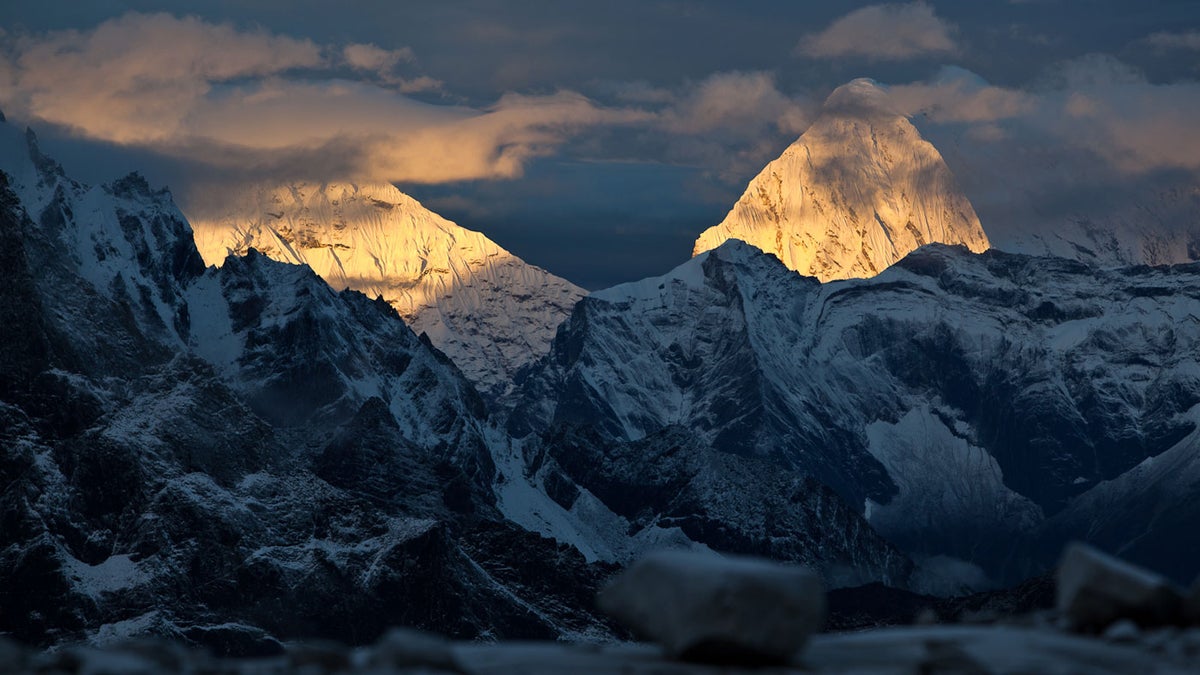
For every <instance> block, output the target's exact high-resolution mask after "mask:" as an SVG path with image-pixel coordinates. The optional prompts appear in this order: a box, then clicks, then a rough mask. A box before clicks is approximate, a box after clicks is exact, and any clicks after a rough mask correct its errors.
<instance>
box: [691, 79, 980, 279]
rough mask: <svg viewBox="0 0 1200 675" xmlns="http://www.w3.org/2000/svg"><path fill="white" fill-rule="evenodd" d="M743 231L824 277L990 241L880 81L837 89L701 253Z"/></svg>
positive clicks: (864, 272) (700, 242) (870, 271)
mask: <svg viewBox="0 0 1200 675" xmlns="http://www.w3.org/2000/svg"><path fill="white" fill-rule="evenodd" d="M729 239H741V240H743V241H745V242H747V243H750V244H752V245H754V246H757V247H758V248H760V249H762V250H764V251H767V252H769V253H773V254H775V255H776V256H777V257H778V258H779V259H780V260H781V261H783V263H784V264H785V265H787V266H788V267H789V268H791V269H793V270H795V271H797V272H799V273H801V274H804V275H808V276H813V277H816V278H818V279H820V280H821V281H830V280H833V279H853V278H865V277H872V276H875V275H876V274H878V273H880V272H882V271H883V270H884V269H886V268H887V267H888V266H890V265H892V264H893V263H895V262H896V261H898V260H900V259H901V258H903V257H904V256H905V255H907V254H908V253H910V252H912V251H913V250H914V249H916V248H918V247H920V246H923V245H925V244H929V243H932V242H939V243H943V244H961V245H964V246H966V247H967V248H968V249H970V250H971V251H974V252H976V253H978V252H981V251H985V250H987V249H988V248H989V246H990V245H989V242H988V237H987V235H986V234H985V233H984V231H983V227H982V226H981V225H980V224H979V218H978V217H977V216H976V215H975V209H974V208H973V207H972V206H971V202H970V201H969V200H968V199H967V197H966V196H965V195H964V194H963V193H962V191H961V190H959V188H958V185H957V184H956V182H955V180H954V176H953V175H952V174H951V173H950V169H949V168H948V167H947V166H946V163H945V162H944V161H943V160H942V156H941V155H940V154H939V153H938V151H937V150H936V149H935V148H934V147H933V146H932V145H930V144H929V143H928V142H927V141H925V140H924V139H923V138H921V134H920V133H919V132H918V131H917V129H916V127H914V126H913V125H912V123H910V122H909V121H908V120H907V119H906V118H905V117H904V116H903V115H901V114H900V113H898V112H896V111H895V110H894V109H893V108H892V107H891V105H890V103H889V101H888V96H887V92H886V90H885V89H883V88H882V87H881V86H880V85H878V84H876V83H875V82H874V81H872V80H867V79H858V80H854V81H853V82H850V83H849V84H846V85H843V86H841V87H839V88H838V89H836V90H835V91H834V92H833V93H832V94H830V96H829V98H828V99H827V100H826V101H825V105H824V107H823V108H822V110H821V114H820V116H818V117H817V120H816V122H814V123H813V125H812V126H811V127H809V129H808V131H806V132H804V134H803V135H802V136H800V138H799V139H798V140H797V141H796V142H795V143H793V144H792V145H791V146H790V147H788V149H787V150H785V151H784V152H783V154H782V155H781V156H780V157H779V158H778V159H776V160H775V161H773V162H771V163H770V164H768V165H767V166H766V168H764V169H763V170H762V172H760V173H759V174H758V176H756V177H755V178H754V180H752V181H751V182H750V185H749V186H748V187H747V188H746V192H745V193H744V194H743V195H742V197H741V199H739V200H738V202H737V203H736V204H734V206H733V209H732V210H730V211H729V214H728V215H727V216H725V220H723V221H722V222H721V223H720V224H719V225H717V226H715V227H711V228H709V229H708V230H705V231H704V232H703V233H702V234H701V235H700V237H699V238H698V239H697V240H696V245H695V248H694V250H693V253H692V254H693V255H696V254H699V253H702V252H704V251H708V250H711V249H713V248H716V247H717V246H720V245H721V244H722V243H723V242H725V241H726V240H729Z"/></svg>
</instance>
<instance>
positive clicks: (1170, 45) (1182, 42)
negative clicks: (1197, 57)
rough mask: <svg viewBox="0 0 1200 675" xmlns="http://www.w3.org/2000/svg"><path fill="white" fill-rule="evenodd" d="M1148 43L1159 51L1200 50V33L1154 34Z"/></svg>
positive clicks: (1147, 39) (1148, 39)
mask: <svg viewBox="0 0 1200 675" xmlns="http://www.w3.org/2000/svg"><path fill="white" fill-rule="evenodd" d="M1146 41H1147V42H1149V43H1150V44H1151V45H1153V46H1155V47H1158V48H1159V49H1196V50H1200V31H1195V30H1194V31H1188V32H1186V33H1166V32H1163V33H1154V34H1153V35H1151V36H1150V37H1148V38H1146Z"/></svg>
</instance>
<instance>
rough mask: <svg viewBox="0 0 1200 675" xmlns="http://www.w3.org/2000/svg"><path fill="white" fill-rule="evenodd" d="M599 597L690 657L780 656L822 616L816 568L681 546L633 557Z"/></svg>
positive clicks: (779, 659) (672, 650) (751, 660)
mask: <svg viewBox="0 0 1200 675" xmlns="http://www.w3.org/2000/svg"><path fill="white" fill-rule="evenodd" d="M597 602H598V603H599V605H600V608H601V609H602V610H604V611H605V612H607V613H608V614H611V615H612V616H614V617H616V618H617V619H619V620H620V621H622V622H624V623H625V624H626V625H628V626H629V627H630V628H632V629H633V630H634V631H636V632H638V633H640V634H642V635H645V636H647V637H649V638H651V639H653V640H654V641H655V642H657V643H658V644H660V645H662V647H663V648H664V649H665V650H666V652H667V653H668V654H670V655H672V656H675V657H678V658H682V659H685V660H691V661H709V662H719V663H744V664H751V665H752V664H757V663H786V662H787V661H789V660H790V659H791V657H792V656H793V655H795V654H796V653H797V652H799V651H800V649H801V648H802V647H803V646H804V643H805V642H807V641H808V637H809V635H811V634H812V633H815V632H817V631H818V630H820V629H821V626H822V623H823V622H824V620H825V591H824V589H823V588H822V587H821V579H820V577H818V576H817V575H816V574H813V573H812V572H810V571H808V570H806V569H804V568H802V567H790V566H786V565H780V564H777V563H772V562H769V561H766V560H762V559H757V558H739V557H729V556H717V555H713V554H705V553H694V552H687V551H662V552H658V553H653V554H650V555H648V556H646V557H645V558H642V559H641V560H638V561H637V562H635V563H634V564H632V565H630V566H629V568H627V569H626V570H625V571H624V572H622V573H621V575H620V576H618V577H617V578H616V579H615V580H613V581H612V582H611V583H610V584H609V585H608V586H606V587H605V588H604V589H603V590H602V591H601V592H600V595H599V596H598V598H597Z"/></svg>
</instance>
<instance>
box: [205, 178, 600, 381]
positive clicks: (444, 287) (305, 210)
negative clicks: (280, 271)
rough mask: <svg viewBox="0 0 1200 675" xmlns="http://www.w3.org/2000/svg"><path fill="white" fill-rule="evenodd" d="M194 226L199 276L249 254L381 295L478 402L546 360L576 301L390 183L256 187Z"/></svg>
mask: <svg viewBox="0 0 1200 675" xmlns="http://www.w3.org/2000/svg"><path fill="white" fill-rule="evenodd" d="M192 225H193V227H194V228H195V231H196V244H197V247H198V248H199V249H200V253H201V254H202V255H203V256H204V259H205V261H206V262H207V263H208V264H209V265H221V264H223V263H224V261H225V257H226V255H227V254H229V253H233V254H235V255H244V254H245V253H246V251H247V250H248V249H249V248H251V247H253V248H255V249H257V250H259V251H260V252H262V253H264V254H265V255H267V256H268V257H270V258H273V259H275V260H280V261H283V262H289V263H296V264H307V265H308V266H309V267H311V268H312V269H313V271H315V272H316V273H317V274H318V275H320V276H321V277H322V278H323V279H325V280H326V281H328V282H329V284H330V285H331V286H333V287H334V288H336V289H338V290H341V289H344V288H351V289H354V290H358V291H362V292H363V293H365V294H366V295H367V296H369V297H372V298H374V297H377V296H383V298H384V299H385V300H386V301H387V302H388V303H390V304H391V305H392V306H393V307H395V308H396V311H398V312H399V313H400V316H401V317H403V318H404V321H405V322H406V323H407V324H408V325H409V326H411V327H412V329H413V330H414V331H415V332H417V333H418V334H420V333H425V334H427V335H428V336H429V339H430V341H432V342H433V344H434V345H435V346H437V347H438V348H439V349H441V350H442V351H443V352H445V353H446V354H447V355H449V356H450V358H451V359H453V360H454V362H455V363H456V364H458V366H459V368H461V369H462V371H463V372H464V373H465V374H466V375H467V376H468V377H469V378H470V379H471V380H473V381H474V382H476V383H477V384H479V385H480V386H481V389H482V390H484V391H486V392H488V393H494V394H498V393H502V392H503V391H504V390H505V389H506V388H507V387H508V382H509V381H510V380H511V379H512V375H513V374H514V373H515V372H516V371H517V370H518V369H519V368H520V367H521V366H523V365H525V364H527V363H529V362H530V361H533V360H535V359H537V358H538V357H540V356H541V355H542V354H544V353H545V352H546V349H547V346H548V345H549V343H550V340H551V339H552V338H553V337H554V330H555V328H557V327H558V324H559V323H560V322H561V321H562V320H563V319H564V318H565V317H566V315H567V314H568V313H569V312H570V310H571V307H572V306H573V305H574V304H575V302H576V301H578V300H579V298H581V297H583V295H584V291H583V289H581V288H579V287H577V286H575V285H574V284H571V283H570V282H568V281H566V280H565V279H561V278H559V277H556V276H554V275H553V274H550V273H549V272H546V271H545V270H543V269H540V268H538V267H535V266H533V265H529V264H527V263H525V262H524V261H522V260H521V259H520V258H517V257H516V256H514V255H513V254H511V253H509V252H508V251H506V250H504V249H503V248H501V247H499V246H497V245H496V244H495V243H494V242H492V241H491V240H489V239H488V238H487V237H485V236H484V235H482V234H480V233H479V232H473V231H471V230H467V229H464V228H462V227H459V226H458V225H455V224H454V223H452V222H450V221H448V220H446V219H445V218H442V217H441V216H438V215H437V214H435V213H433V212H432V211H429V210H428V209H426V208H425V207H423V206H421V204H420V203H418V202H417V201H416V200H415V199H413V198H411V197H409V196H408V195H405V194H404V193H402V192H400V191H399V190H397V189H396V188H395V187H393V186H392V185H388V184H362V185H354V184H346V183H329V184H306V183H300V184H294V185H288V186H284V187H277V188H256V189H253V190H250V191H249V192H247V193H246V194H245V195H241V196H238V197H235V200H234V202H233V206H231V208H230V211H229V213H228V214H226V215H223V216H221V217H218V218H213V219H201V220H193V222H192Z"/></svg>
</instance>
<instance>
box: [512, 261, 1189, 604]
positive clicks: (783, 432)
mask: <svg viewBox="0 0 1200 675" xmlns="http://www.w3.org/2000/svg"><path fill="white" fill-rule="evenodd" d="M1197 288H1200V266H1196V265H1185V266H1176V267H1173V268H1145V267H1140V268H1127V269H1120V270H1101V269H1096V268H1092V267H1089V266H1087V265H1084V264H1081V263H1078V262H1072V261H1068V260H1063V259H1057V258H1039V257H1032V256H1024V255H1015V254H1006V253H1001V252H998V251H988V252H985V253H983V254H972V253H971V252H970V251H968V250H967V249H965V248H962V247H947V246H942V245H929V246H925V247H922V248H920V249H918V250H917V251H915V252H913V253H911V254H909V255H908V256H906V257H905V258H904V259H903V260H902V261H900V262H899V263H897V264H896V265H894V266H892V267H891V268H889V269H888V270H886V271H884V272H883V273H882V274H880V275H878V276H876V277H874V278H872V279H867V280H848V281H838V282H830V283H826V284H820V283H818V282H816V281H815V280H813V279H811V278H807V277H803V276H800V275H798V274H796V273H794V272H792V271H790V270H788V269H786V268H785V267H784V266H783V265H782V264H781V263H780V262H779V261H778V259H777V258H775V257H774V256H772V255H766V254H763V253H762V252H760V251H759V250H758V249H755V248H753V247H751V246H749V245H746V244H744V243H742V242H738V241H729V242H726V243H725V244H723V245H722V246H720V247H719V248H717V249H714V250H712V251H708V252H706V253H702V254H700V255H698V256H696V257H695V258H693V259H692V260H691V261H689V262H687V263H685V264H683V265H681V266H680V267H678V268H676V269H675V270H673V271H672V272H670V273H669V274H667V275H665V276H663V277H658V278H652V279H647V280H644V281H640V282H636V283H632V284H624V285H621V286H616V287H614V288H611V289H607V290H604V291H597V292H595V293H593V294H592V295H590V296H589V297H587V298H585V299H584V300H582V301H581V302H580V303H579V305H577V307H576V309H575V311H574V312H573V313H572V316H571V318H570V319H569V320H568V321H567V322H566V323H565V324H563V327H562V328H561V329H560V331H559V334H558V335H557V337H556V338H555V342H554V344H553V347H552V350H551V353H550V354H549V355H548V356H547V358H545V359H544V360H543V361H542V362H541V363H540V364H539V366H538V368H537V369H535V370H534V371H533V372H532V373H531V374H530V376H529V377H528V378H527V379H526V380H525V381H524V382H523V383H522V386H521V389H520V391H519V392H518V394H517V398H518V402H517V403H516V404H515V405H514V407H513V412H512V414H511V416H510V418H509V421H508V427H509V429H510V431H511V432H513V433H514V434H515V435H517V436H528V437H534V438H536V437H553V436H554V435H555V434H556V433H558V432H556V429H560V428H570V427H583V428H586V429H590V430H591V432H592V433H594V434H596V435H598V436H599V437H601V438H604V439H608V441H609V442H611V443H617V444H623V443H637V442H642V441H644V440H645V439H651V438H654V437H656V435H658V434H661V433H664V432H665V431H666V430H670V429H673V428H683V429H686V430H689V432H690V433H691V434H692V435H693V451H694V452H695V451H701V450H704V449H711V450H714V451H717V452H720V453H724V454H726V455H729V456H736V457H751V458H755V459H756V461H763V462H766V463H767V465H769V466H772V467H775V468H774V469H772V470H774V471H789V472H795V473H796V474H798V475H801V476H806V477H810V478H812V479H815V480H816V481H818V482H819V483H821V484H823V485H826V486H828V487H830V488H832V490H833V491H834V492H835V493H836V494H838V495H839V496H840V497H841V499H842V500H843V501H844V503H845V504H846V505H847V506H848V509H849V510H850V511H852V512H853V513H855V514H859V515H861V517H863V518H865V520H866V522H868V523H869V524H870V525H871V527H872V528H874V529H875V530H876V531H877V532H878V533H880V534H881V535H883V537H885V538H886V539H887V540H888V541H890V542H891V543H893V544H895V545H897V546H898V547H899V548H900V549H901V550H903V551H905V552H907V553H908V554H910V555H912V556H913V557H914V558H916V560H917V562H918V570H917V572H916V573H915V577H914V580H913V582H912V584H911V585H912V586H914V587H921V585H922V584H923V583H924V584H926V585H927V586H931V585H935V584H936V579H935V578H933V577H937V576H939V575H941V576H945V575H947V574H949V575H952V576H954V577H956V578H959V577H961V578H962V579H971V578H974V579H975V580H976V582H979V581H981V577H980V575H978V574H977V572H978V570H974V571H973V568H972V567H971V566H972V565H974V566H978V567H979V568H982V570H983V571H984V572H985V573H986V574H987V575H988V576H990V577H991V578H992V580H993V582H1008V581H1015V580H1019V579H1020V578H1022V577H1023V576H1025V575H1026V574H1028V573H1031V572H1034V571H1037V570H1040V569H1043V568H1044V567H1043V566H1044V564H1046V563H1047V562H1051V561H1047V560H1045V559H1043V558H1041V557H1040V556H1041V555H1042V553H1041V552H1037V553H1034V552H1031V550H1030V548H1029V547H1030V546H1032V545H1033V542H1035V541H1043V539H1042V537H1043V536H1045V537H1047V538H1046V539H1045V540H1044V541H1045V542H1050V543H1046V544H1045V545H1044V547H1043V549H1042V551H1046V552H1048V551H1050V550H1053V551H1054V552H1055V554H1056V553H1057V551H1058V550H1059V549H1058V548H1057V546H1058V545H1061V543H1062V541H1063V540H1064V539H1065V538H1068V537H1078V538H1085V539H1086V538H1092V537H1093V536H1094V534H1095V531H1094V530H1093V529H1092V527H1091V525H1092V523H1093V522H1095V521H1093V520H1090V519H1100V520H1102V521H1103V522H1109V523H1112V527H1111V536H1110V537H1109V538H1108V539H1107V540H1106V543H1107V544H1108V545H1109V546H1110V547H1121V546H1132V545H1133V543H1132V542H1135V541H1136V542H1137V545H1136V549H1137V550H1138V551H1143V552H1145V554H1144V555H1143V556H1141V558H1138V560H1139V562H1143V563H1146V564H1152V566H1153V567H1154V568H1156V569H1168V568H1171V567H1172V566H1174V567H1175V568H1178V567H1180V566H1181V565H1191V566H1193V567H1194V566H1196V565H1197V563H1200V559H1195V558H1193V559H1189V560H1187V561H1184V562H1175V563H1172V564H1167V563H1166V561H1165V558H1166V557H1167V556H1168V554H1167V553H1166V549H1165V548H1163V547H1169V546H1170V545H1171V542H1172V541H1174V539H1175V538H1177V537H1183V536H1186V534H1185V531H1186V528H1185V527H1184V525H1183V522H1184V519H1183V518H1182V517H1181V518H1178V519H1177V518H1171V519H1170V520H1169V521H1167V520H1164V521H1163V522H1164V527H1163V528H1161V529H1153V530H1152V531H1151V533H1150V534H1149V535H1147V534H1146V533H1145V532H1144V529H1143V527H1139V526H1138V525H1137V523H1135V522H1133V520H1135V519H1127V518H1124V517H1123V516H1121V515H1120V513H1121V511H1120V510H1118V509H1114V508H1112V502H1111V501H1106V500H1103V499H1099V498H1091V497H1089V496H1088V495H1089V494H1092V495H1095V494H1101V493H1108V492H1111V491H1113V490H1115V489H1116V488H1114V487H1110V482H1111V484H1112V485H1116V484H1122V483H1127V484H1128V487H1127V488H1123V490H1124V491H1125V492H1122V494H1126V493H1130V494H1133V493H1136V494H1139V495H1140V497H1139V498H1141V499H1143V500H1144V505H1143V508H1142V510H1141V511H1140V513H1143V514H1144V513H1146V509H1149V508H1151V505H1153V504H1158V506H1157V508H1159V509H1168V510H1169V509H1170V507H1168V506H1167V505H1166V504H1162V503H1159V502H1155V501H1154V495H1161V494H1164V493H1162V492H1159V491H1158V489H1159V488H1158V487H1156V486H1159V485H1162V486H1165V485H1167V483H1157V482H1156V483H1154V484H1152V485H1147V484H1144V483H1140V482H1137V481H1136V480H1135V479H1133V478H1130V479H1125V478H1123V476H1124V475H1125V474H1127V473H1128V472H1130V471H1131V470H1134V469H1135V467H1136V468H1137V472H1138V473H1135V474H1130V475H1131V476H1132V475H1147V474H1150V475H1155V476H1159V477H1161V478H1163V479H1165V478H1166V477H1167V476H1168V475H1170V479H1171V480H1172V481H1175V482H1176V483H1179V488H1178V489H1176V490H1172V493H1176V492H1178V493H1180V494H1182V493H1185V492H1186V489H1185V486H1187V485H1190V484H1191V483H1189V482H1188V481H1189V480H1191V479H1190V478H1188V476H1191V475H1193V474H1192V473H1188V474H1169V473H1168V472H1166V471H1165V469H1161V467H1162V466H1164V465H1163V464H1161V462H1164V461H1167V460H1166V458H1169V457H1178V458H1180V459H1179V461H1184V458H1191V457H1195V456H1196V452H1195V449H1196V446H1195V442H1194V439H1195V433H1196V428H1197V423H1198V422H1200V420H1198V419H1197V411H1200V407H1198V405H1197V404H1200V321H1198V320H1197V317H1200V294H1197V292H1196V289H1197ZM1187 461H1190V459H1188V460H1187ZM1148 467H1160V468H1159V469H1155V470H1153V471H1152V470H1150V469H1149V468H1148ZM772 470H766V469H763V470H759V471H758V472H757V473H758V474H759V475H768V474H769V473H770V471H772ZM1156 480H1158V479H1156ZM1135 485H1136V486H1138V487H1137V488H1136V489H1134V486H1135ZM735 492H736V490H735ZM1189 503H1190V501H1188V500H1186V499H1184V500H1183V501H1182V502H1181V504H1189ZM1089 504H1092V505H1093V506H1091V507H1089V506H1088V505H1089ZM1188 508H1190V507H1188ZM1076 509H1082V511H1083V515H1079V516H1071V517H1070V518H1071V519H1070V522H1069V523H1068V524H1067V525H1064V526H1063V527H1062V528H1059V529H1057V530H1055V532H1056V533H1055V534H1047V533H1048V532H1049V530H1047V529H1044V528H1050V527H1052V525H1053V524H1047V522H1048V521H1047V518H1053V517H1055V516H1056V514H1072V513H1075V510H1076ZM1184 510H1185V512H1186V513H1191V512H1192V511H1190V510H1187V508H1185V509H1184ZM1061 517H1062V518H1067V517H1068V516H1067V515H1063V516H1061ZM1055 522H1057V521H1055ZM1166 523H1170V524H1171V525H1170V526H1166ZM1143 525H1144V523H1143ZM1147 537H1149V539H1147ZM1151 539H1152V540H1153V541H1151ZM964 561H965V562H966V563H968V564H967V565H963V564H962V563H963V562H964ZM923 577H924V578H928V581H925V582H922V581H921V579H922V578H923Z"/></svg>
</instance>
